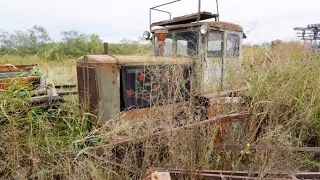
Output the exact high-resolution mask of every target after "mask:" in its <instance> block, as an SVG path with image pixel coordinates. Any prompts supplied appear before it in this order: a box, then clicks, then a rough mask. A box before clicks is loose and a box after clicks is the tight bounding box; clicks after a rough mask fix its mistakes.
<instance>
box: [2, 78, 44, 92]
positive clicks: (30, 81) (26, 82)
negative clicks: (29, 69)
mask: <svg viewBox="0 0 320 180" xmlns="http://www.w3.org/2000/svg"><path fill="white" fill-rule="evenodd" d="M15 80H18V81H19V83H18V84H19V85H20V86H23V87H28V86H32V85H35V84H39V83H40V76H30V77H20V78H3V79H0V90H3V89H5V88H7V87H8V86H9V84H10V83H11V82H12V81H15Z"/></svg>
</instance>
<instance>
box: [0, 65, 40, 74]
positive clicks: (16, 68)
mask: <svg viewBox="0 0 320 180" xmlns="http://www.w3.org/2000/svg"><path fill="white" fill-rule="evenodd" d="M36 66H37V65H36V64H31V65H10V64H8V65H2V66H0V73H2V72H21V71H31V70H32V69H33V68H34V67H36Z"/></svg>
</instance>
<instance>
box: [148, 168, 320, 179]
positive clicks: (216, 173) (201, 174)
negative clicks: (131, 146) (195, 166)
mask: <svg viewBox="0 0 320 180" xmlns="http://www.w3.org/2000/svg"><path fill="white" fill-rule="evenodd" d="M155 172H157V173H161V172H162V173H163V172H167V173H168V174H169V176H166V177H165V178H171V179H181V178H183V179H185V178H186V179H188V178H190V176H192V177H193V178H195V179H198V178H200V179H219V180H220V179H231V180H237V179H239V180H240V179H241V180H242V179H268V180H271V179H319V178H320V173H319V172H303V173H294V174H291V173H269V174H264V175H263V176H262V174H261V173H259V172H249V171H225V170H195V171H193V172H190V171H188V170H182V169H165V168H151V169H148V170H147V172H146V174H145V177H144V178H143V179H144V180H150V179H152V175H153V174H154V173H155ZM157 179H158V180H166V179H162V178H161V177H160V176H158V178H157Z"/></svg>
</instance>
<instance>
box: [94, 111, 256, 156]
mask: <svg viewBox="0 0 320 180" xmlns="http://www.w3.org/2000/svg"><path fill="white" fill-rule="evenodd" d="M249 116H250V114H249V113H238V114H230V115H226V116H221V117H216V118H212V119H209V120H206V121H201V122H197V123H193V124H189V125H186V126H180V127H176V128H173V129H169V130H165V131H161V132H157V133H153V134H150V135H146V136H142V137H140V138H139V139H140V140H141V141H142V140H147V139H152V138H158V137H163V136H165V135H167V134H170V133H173V132H179V131H182V130H184V129H188V128H194V127H200V126H215V125H217V124H219V123H232V122H237V121H245V120H247V119H249ZM136 141H137V139H136V138H131V137H128V138H127V139H125V140H123V141H118V142H114V143H110V144H106V145H102V146H96V147H93V148H89V149H88V151H92V150H96V149H103V148H109V147H115V146H121V145H124V144H128V143H133V142H136Z"/></svg>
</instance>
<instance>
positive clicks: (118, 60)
mask: <svg viewBox="0 0 320 180" xmlns="http://www.w3.org/2000/svg"><path fill="white" fill-rule="evenodd" d="M77 63H78V64H92V65H93V64H118V65H125V66H129V65H156V64H157V65H160V64H192V63H193V60H192V59H191V58H185V57H148V56H110V55H88V56H82V57H80V58H79V59H78V60H77Z"/></svg>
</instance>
